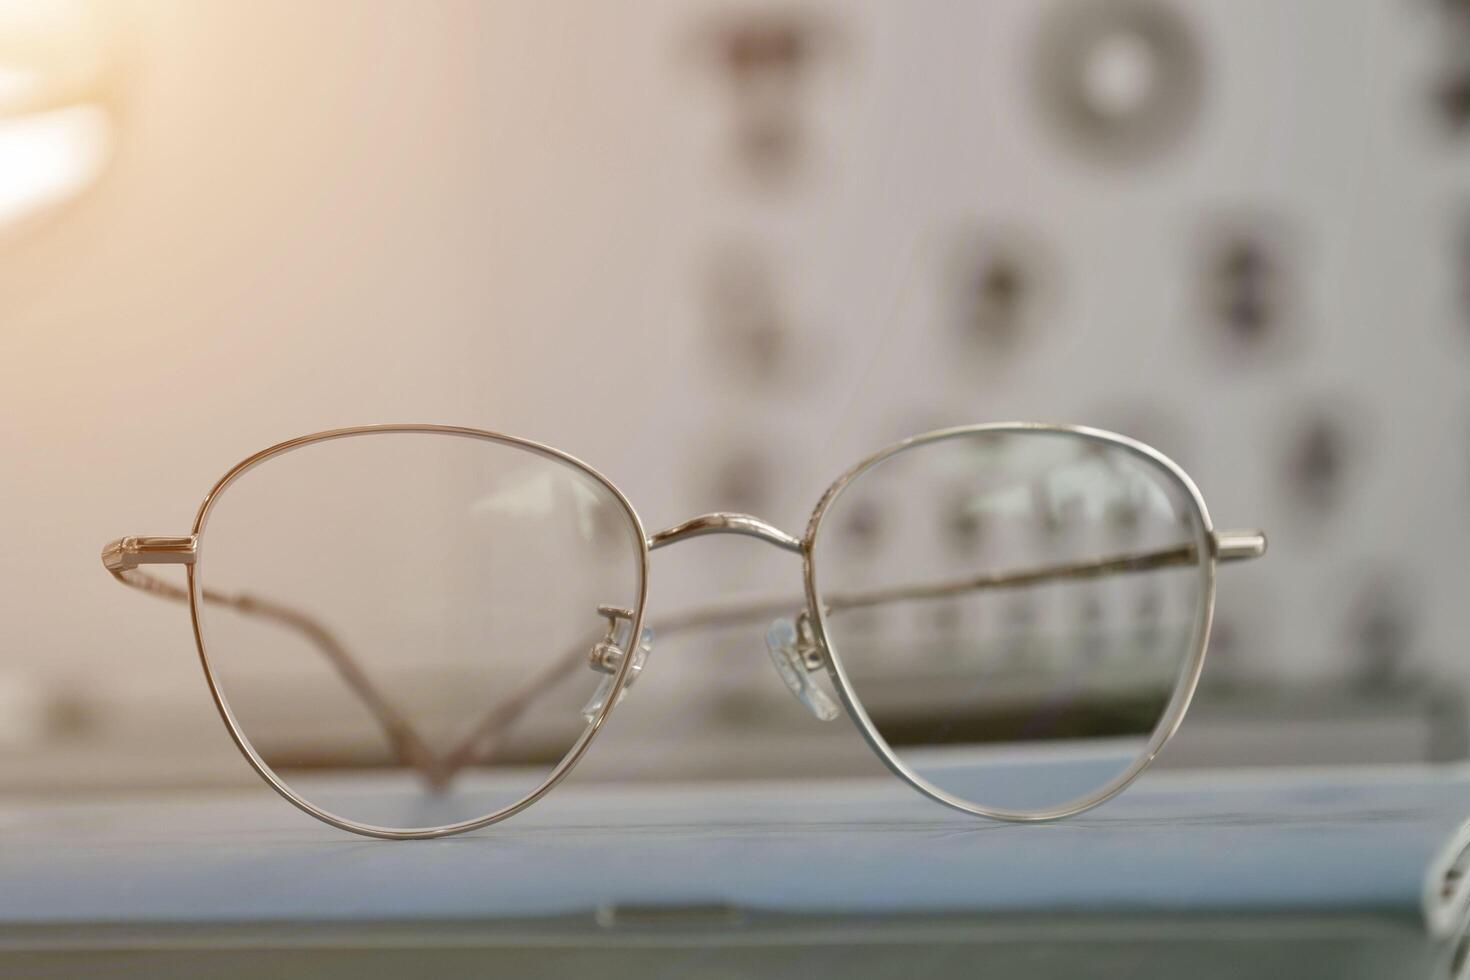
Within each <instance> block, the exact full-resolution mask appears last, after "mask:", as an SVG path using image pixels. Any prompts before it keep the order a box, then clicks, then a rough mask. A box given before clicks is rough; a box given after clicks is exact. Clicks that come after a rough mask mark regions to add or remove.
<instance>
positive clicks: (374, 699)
mask: <svg viewBox="0 0 1470 980" xmlns="http://www.w3.org/2000/svg"><path fill="white" fill-rule="evenodd" d="M194 547H195V543H194V539H193V538H122V539H119V540H117V541H113V542H111V543H110V544H108V546H107V547H106V548H104V549H103V552H102V562H103V564H104V565H105V566H106V567H107V570H108V571H109V572H111V573H112V575H113V577H114V578H116V579H117V580H118V581H120V582H122V583H123V584H124V585H128V586H131V587H132V588H136V589H141V590H143V591H145V592H150V593H153V594H154V595H159V596H163V597H164V598H168V599H174V600H177V601H188V598H189V593H188V592H187V591H186V590H184V589H181V588H179V587H178V586H175V585H172V584H170V583H168V582H166V581H164V580H163V579H160V578H157V577H155V576H153V575H149V574H148V573H146V572H144V571H141V570H140V569H139V568H138V566H139V565H143V564H192V563H193V559H194ZM1211 550H1212V552H1213V557H1214V558H1215V559H1216V560H1217V561H1240V560H1245V559H1250V558H1258V557H1260V556H1261V555H1263V554H1265V552H1266V536H1265V535H1264V534H1263V533H1262V532H1260V531H1217V532H1215V533H1214V535H1213V536H1212V538H1211ZM1197 560H1198V556H1197V554H1196V550H1195V548H1194V546H1193V545H1179V546H1177V547H1174V548H1164V549H1159V550H1155V551H1143V552H1133V553H1129V554H1123V555H1113V556H1109V557H1106V558H1097V559H1089V560H1087V561H1081V562H1071V563H1068V564H1062V565H1046V566H1040V567H1037V568H1030V569H1018V570H1015V571H1009V572H999V573H991V574H987V575H976V576H966V577H963V578H951V579H943V580H940V581H934V582H926V583H919V584H916V585H900V586H884V587H879V588H873V589H863V590H855V591H849V592H837V593H831V594H829V595H827V596H825V597H824V600H825V606H826V609H827V611H828V612H838V611H842V610H847V609H858V608H864V607H869V606H876V605H882V604H884V603H888V602H901V601H905V600H914V599H937V598H945V597H948V596H954V595H961V594H964V593H966V592H972V591H978V590H983V589H1001V588H1017V587H1020V586H1025V585H1035V584H1038V583H1041V582H1051V581H1062V580H1066V579H1082V578H1096V577H1099V576H1102V575H1109V574H1116V573H1125V572H1142V571H1149V570H1152V569H1157V568H1166V567H1170V566H1175V565H1188V564H1192V563H1194V562H1195V561H1197ZM202 598H203V600H204V601H205V602H207V603H210V604H218V605H221V606H224V607H227V608H231V609H234V610H236V611H237V612H240V613H242V614H244V615H253V616H260V617H262V618H264V619H267V620H269V621H272V622H275V623H278V624H280V625H283V626H287V627H289V628H291V629H293V630H295V631H296V632H298V633H300V634H301V635H302V636H304V637H305V638H306V639H307V640H309V641H310V642H311V643H312V645H313V646H315V647H316V648H317V649H318V650H319V651H320V652H321V653H322V654H323V656H325V657H326V658H327V659H328V661H329V662H330V663H331V664H332V666H333V667H334V668H335V669H336V670H337V672H338V674H339V675H340V676H341V677H342V678H343V680H344V681H345V682H346V683H347V685H348V687H349V688H351V690H352V691H353V692H354V693H355V694H356V695H357V696H358V697H359V698H360V699H361V700H362V701H363V703H364V704H365V705H366V706H367V708H368V709H369V710H370V711H371V712H372V714H373V716H374V717H375V718H376V719H377V721H378V723H379V724H380V725H381V726H382V728H383V730H384V732H385V733H386V734H387V736H388V739H389V741H390V743H391V744H392V745H393V748H394V750H395V751H396V752H397V753H398V756H399V757H400V758H401V759H402V760H403V761H404V762H405V763H407V764H409V765H411V766H413V767H415V768H416V769H418V770H419V771H420V773H422V774H423V776H424V778H425V780H426V781H427V782H428V783H429V785H431V786H434V787H437V788H442V787H443V786H445V785H447V784H448V782H449V781H450V780H451V779H452V778H453V777H454V775H455V774H456V773H457V772H458V771H459V770H461V769H463V768H464V767H465V766H467V765H470V764H473V763H474V762H475V761H477V760H480V759H484V758H486V757H487V756H488V755H489V754H490V753H492V752H493V751H494V749H495V748H496V746H498V745H499V744H500V742H501V740H502V739H503V738H504V735H505V733H506V732H508V731H509V730H510V728H511V727H512V726H513V725H514V724H515V723H516V721H517V720H519V719H520V718H521V716H522V715H524V714H525V712H526V711H527V710H528V709H529V708H530V706H531V705H532V704H534V703H535V701H536V699H537V698H538V697H539V696H540V695H541V694H542V693H544V692H545V691H546V690H549V689H550V688H551V687H553V686H554V685H555V684H557V683H558V682H560V681H561V680H563V679H564V678H565V677H567V676H568V675H569V674H571V673H572V672H574V671H575V670H576V668H577V667H578V665H579V664H583V663H585V662H586V660H587V649H588V647H589V646H590V643H589V644H584V645H581V646H577V647H573V648H571V649H569V650H568V651H566V652H565V653H564V654H562V655H561V656H560V657H558V658H557V659H556V660H553V661H552V662H551V663H549V664H548V665H547V666H546V667H545V668H543V669H542V670H541V671H540V672H539V673H537V674H536V675H535V676H534V677H532V678H531V679H530V680H529V681H527V682H526V683H525V684H524V685H522V686H521V688H520V689H519V690H517V691H516V692H515V693H514V694H512V695H511V697H510V698H509V699H507V700H506V701H503V702H501V703H500V704H498V705H496V706H495V707H494V708H492V709H491V710H490V711H489V712H488V713H487V714H486V715H485V716H484V717H483V718H482V719H481V721H480V722H479V723H478V724H477V725H476V726H475V728H474V729H473V730H472V731H471V733H470V734H469V735H467V736H466V737H465V738H464V739H463V740H462V741H461V742H460V743H459V744H458V745H457V746H456V747H455V748H454V749H452V750H451V751H450V752H449V753H448V754H446V755H445V756H443V757H440V756H439V755H437V754H436V753H435V752H434V751H433V750H432V749H431V748H429V746H428V745H427V743H425V742H424V740H423V739H422V738H421V737H420V736H419V735H418V733H417V732H416V731H415V730H414V728H413V727H412V725H411V724H410V723H409V722H408V720H407V719H406V718H405V717H403V715H402V714H400V713H399V712H398V711H397V710H396V709H395V708H394V707H393V706H392V704H391V703H390V702H389V701H388V700H387V698H386V697H384V696H383V695H382V693H381V692H380V691H379V690H378V689H377V688H376V687H375V686H374V685H373V684H372V682H371V681H370V680H369V679H368V677H367V675H366V674H365V673H364V672H363V670H362V668H361V667H360V666H359V665H358V664H357V662H356V661H355V660H354V659H353V658H352V656H351V655H350V654H349V653H348V652H347V650H346V648H345V647H343V646H342V644H341V643H340V642H339V641H338V640H337V638H336V637H335V635H333V634H332V632H331V631H330V630H328V629H327V628H326V627H325V626H323V625H322V624H321V623H319V622H318V621H316V620H315V619H313V618H312V617H311V616H309V615H307V614H306V613H304V612H301V611H300V610H297V609H294V608H292V607H290V606H287V605H284V604H281V603H277V602H273V601H270V600H265V599H259V598H256V597H254V596H249V595H245V594H233V595H232V594H226V593H220V592H215V591H212V590H209V589H205V590H203V593H202ZM801 604H802V603H801V600H799V599H792V598H790V597H781V598H770V599H746V600H740V601H736V602H730V603H723V604H719V605H712V606H706V607H700V608H695V609H691V610H686V611H685V612H683V613H680V614H678V615H675V616H671V617H668V618H666V619H664V620H663V621H662V622H660V623H658V624H657V628H658V632H659V633H660V634H662V635H665V636H667V635H670V634H677V633H682V632H688V631H692V630H696V629H708V628H713V627H720V626H735V625H740V624H742V623H748V622H751V621H759V620H762V619H766V618H769V617H771V616H780V615H782V614H783V613H786V612H789V611H790V610H791V608H792V607H793V606H799V605H801Z"/></svg>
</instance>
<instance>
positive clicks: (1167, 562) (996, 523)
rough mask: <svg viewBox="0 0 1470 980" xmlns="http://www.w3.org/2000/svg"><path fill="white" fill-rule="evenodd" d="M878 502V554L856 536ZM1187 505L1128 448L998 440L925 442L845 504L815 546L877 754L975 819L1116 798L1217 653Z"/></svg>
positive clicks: (821, 584)
mask: <svg viewBox="0 0 1470 980" xmlns="http://www.w3.org/2000/svg"><path fill="white" fill-rule="evenodd" d="M874 499H878V500H882V501H883V507H884V508H885V510H884V513H885V527H886V528H887V529H888V532H889V533H887V534H885V536H884V538H883V541H882V543H881V546H879V547H877V548H871V547H869V548H864V549H862V550H856V549H853V548H851V547H850V544H849V543H848V542H847V541H846V540H845V539H844V537H843V536H842V535H840V534H835V533H829V529H830V528H840V527H842V526H844V524H845V523H847V522H848V520H849V519H850V516H851V515H849V514H848V513H847V511H848V509H849V508H850V507H854V506H859V505H861V506H871V504H870V503H866V502H868V501H872V500H874ZM1207 553H1208V551H1207V538H1206V531H1205V528H1204V525H1203V520H1202V516H1201V514H1200V512H1199V509H1198V507H1197V505H1196V504H1195V501H1194V498H1193V496H1192V494H1191V492H1190V490H1189V489H1188V488H1187V487H1186V486H1185V484H1184V483H1183V482H1182V480H1180V479H1179V478H1177V477H1175V476H1174V475H1173V474H1172V473H1171V472H1170V471H1169V470H1168V469H1167V468H1165V467H1164V466H1163V465H1162V464H1160V463H1159V462H1157V461H1156V460H1154V459H1153V458H1151V457H1149V456H1146V455H1144V454H1142V453H1140V452H1137V451H1135V450H1133V449H1131V448H1129V447H1128V446H1126V445H1124V444H1121V443H1117V442H1113V441H1111V440H1105V439H1101V438H1093V437H1089V436H1085V435H1082V434H1078V433H1070V432H1056V431H1049V430H1014V429H1012V430H990V431H982V432H975V433H968V434H963V435H951V436H948V437H945V438H943V439H939V440H936V441H931V442H926V443H920V444H918V445H916V446H913V447H910V448H908V449H906V450H903V451H901V452H899V453H897V454H895V455H893V456H890V457H888V458H887V459H885V460H883V461H881V462H879V463H878V464H876V465H874V466H873V467H871V468H869V469H867V470H865V471H863V472H862V473H861V474H860V475H858V476H857V477H856V478H854V479H853V480H852V481H851V482H850V483H848V484H847V486H846V487H845V488H844V489H842V490H841V491H839V493H838V495H837V496H836V497H835V498H834V499H833V500H832V502H831V503H830V505H829V507H828V510H827V511H826V513H825V514H824V516H823V517H822V520H821V524H820V526H819V528H818V530H817V533H816V537H815V540H814V543H813V570H814V577H815V580H816V585H817V592H818V594H819V597H820V600H821V603H822V605H823V607H824V610H825V612H824V622H825V631H826V635H827V640H828V643H829V644H830V646H831V648H832V650H833V652H834V653H835V655H836V656H837V658H839V659H840V661H841V665H842V669H843V672H844V674H845V675H846V678H847V682H848V684H849V685H850V688H851V691H852V693H853V694H854V695H855V696H856V699H857V700H858V701H860V702H861V704H862V706H863V709H864V710H865V711H866V713H867V715H868V716H869V718H870V719H871V721H872V724H873V727H874V729H875V731H876V733H877V735H878V736H879V738H880V739H881V740H882V741H883V742H884V743H886V744H887V746H888V747H889V748H890V749H891V750H892V751H893V753H894V754H895V755H896V757H897V758H898V759H899V760H900V761H901V762H902V763H903V764H904V765H905V766H907V767H908V768H909V769H910V770H912V771H913V772H914V773H916V774H917V775H919V776H920V777H921V778H922V779H924V780H927V781H928V782H930V783H931V784H933V786H935V787H937V788H938V789H940V790H942V791H944V792H946V793H948V794H950V795H952V796H955V797H958V798H959V799H961V800H962V801H964V802H966V803H969V804H971V805H974V806H977V807H980V808H984V809H989V810H995V811H1009V812H1012V813H1016V814H1028V815H1036V814H1041V813H1045V812H1048V811H1052V810H1057V809H1063V808H1067V807H1070V806H1074V805H1078V804H1080V803H1082V802H1085V801H1087V800H1088V799H1089V798H1091V797H1093V796H1094V795H1095V794H1098V793H1100V792H1102V791H1104V790H1107V789H1110V788H1112V787H1115V786H1116V785H1117V784H1118V783H1119V782H1120V781H1121V780H1122V779H1123V778H1124V777H1125V776H1126V775H1127V774H1128V773H1129V770H1130V768H1131V767H1133V765H1134V764H1135V763H1136V762H1138V761H1140V760H1141V759H1142V757H1143V755H1144V754H1145V752H1146V751H1147V746H1148V744H1149V740H1150V738H1151V736H1152V735H1153V733H1154V732H1155V730H1156V729H1157V728H1158V727H1159V725H1160V724H1161V722H1162V721H1163V720H1164V719H1165V717H1166V715H1167V714H1168V710H1169V707H1170V704H1171V701H1172V699H1173V698H1174V697H1175V693H1176V689H1177V688H1178V687H1179V681H1180V679H1181V677H1184V676H1186V674H1187V672H1188V670H1189V669H1190V667H1191V665H1192V662H1193V654H1194V652H1195V651H1196V650H1197V649H1198V648H1199V645H1200V643H1201V642H1202V639H1203V637H1202V632H1203V630H1204V628H1205V618H1206V617H1205V607H1206V604H1207V594H1208V589H1209V575H1210V573H1209V567H1208V564H1207V561H1206V560H1202V556H1205V555H1207Z"/></svg>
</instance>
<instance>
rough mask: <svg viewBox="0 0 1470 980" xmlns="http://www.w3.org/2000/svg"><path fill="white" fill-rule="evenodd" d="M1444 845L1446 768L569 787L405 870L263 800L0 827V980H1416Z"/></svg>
mask: <svg viewBox="0 0 1470 980" xmlns="http://www.w3.org/2000/svg"><path fill="white" fill-rule="evenodd" d="M1466 817H1470V772H1467V771H1466V770H1464V769H1461V768H1453V769H1439V770H1435V769H1426V768H1412V769H1400V770H1379V771H1366V770H1326V771H1318V772H1297V771H1287V770H1265V771H1262V772H1260V773H1256V774H1252V773H1221V772H1212V773H1201V774H1193V773H1181V772H1161V773H1158V774H1156V775H1155V774H1150V775H1149V776H1146V777H1145V778H1144V779H1143V780H1141V781H1140V782H1139V783H1138V784H1137V785H1136V786H1134V787H1133V788H1132V789H1130V790H1129V791H1128V792H1126V793H1125V794H1123V795H1122V796H1121V797H1119V798H1118V799H1117V800H1115V801H1113V802H1112V803H1110V804H1108V805H1105V806H1104V807H1102V808H1100V809H1098V810H1095V811H1093V812H1091V813H1089V814H1086V815H1083V816H1081V817H1078V818H1073V819H1071V820H1067V821H1062V822H1059V823H1054V824H1046V825H1033V826H1018V825H1009V824H999V823H991V822H984V821H976V820H973V819H970V818H967V817H965V816H963V815H961V814H957V813H951V812H949V811H947V810H945V809H943V808H940V807H938V806H936V805H935V804H932V803H929V802H927V801H925V800H923V799H921V798H919V797H918V796H916V795H915V794H913V793H912V792H911V791H909V790H907V789H906V788H905V787H903V786H902V785H900V784H898V783H897V782H896V781H894V782H889V781H882V782H877V781H875V782H868V781H862V782H821V783H802V782H780V783H712V784H680V785H659V784H650V785H619V786H616V787H612V786H597V785H591V786H578V785H576V784H575V783H573V784H571V785H568V786H566V787H564V788H561V789H559V790H557V791H556V792H554V793H553V794H551V795H550V796H549V797H548V798H547V799H546V800H545V801H543V802H542V803H538V804H537V805H536V806H534V807H532V808H531V809H530V810H528V811H526V812H525V813H524V814H522V815H520V816H518V817H516V818H514V819H512V820H511V821H509V822H507V823H504V824H501V825H499V826H497V827H492V828H488V829H486V830H482V831H479V832H477V833H474V834H471V835H467V836H462V837H457V838H450V839H446V840H440V841H422V842H407V843H393V842H382V841H372V840H365V839H360V838H355V837H352V836H350V835H347V834H343V833H341V832H338V831H334V830H332V829H331V828H329V827H326V826H323V825H319V824H317V823H316V822H315V821H313V820H310V819H309V818H307V817H305V816H303V815H301V814H299V813H298V812H297V811H295V810H294V809H293V808H291V807H289V806H288V805H286V804H285V803H283V802H282V801H280V800H279V799H277V798H276V797H275V796H274V795H273V794H270V793H269V792H268V791H267V790H265V789H264V788H261V789H260V790H258V791H252V792H240V793H235V794H218V795H208V796H206V795H199V796H158V797H146V798H136V799H130V800H85V799H75V800H70V801H55V802H46V801H15V800H11V801H5V802H3V803H0V835H3V836H0V975H6V976H9V975H25V974H27V973H35V974H36V975H45V976H70V975H75V974H77V973H80V972H83V971H101V973H102V974H104V975H105V974H110V973H113V972H114V971H117V970H121V971H125V972H126V971H136V975H150V976H151V975H157V974H159V973H168V972H170V971H172V972H175V973H178V974H179V975H186V974H193V973H196V972H198V971H200V970H208V971H210V972H211V973H212V974H213V975H233V973H232V971H233V972H234V973H238V974H239V975H250V974H255V973H258V972H259V971H262V970H267V969H269V970H272V971H275V972H277V973H290V972H291V971H292V970H294V969H298V968H303V969H307V970H309V971H310V972H311V973H312V974H313V975H337V974H338V973H340V974H341V975H364V974H369V975H396V974H398V973H400V972H402V971H404V970H407V969H410V968H412V969H419V968H421V967H423V966H425V965H426V964H427V965H432V967H433V972H435V973H444V974H458V973H462V974H464V975H485V974H486V973H487V971H491V970H492V968H493V969H495V970H505V971H514V975H516V976H542V975H545V976H555V975H564V974H565V973H567V972H570V971H578V972H579V973H582V974H584V975H596V976H607V975H613V976H623V975H629V976H663V975H681V976H682V975H690V971H694V972H698V973H703V972H708V971H714V972H716V973H717V974H718V975H721V976H726V975H729V976H745V975H756V974H759V975H761V976H803V977H807V976H820V975H826V974H827V973H836V972H841V973H842V974H843V975H846V976H891V975H893V972H894V970H896V969H898V968H900V967H901V968H902V969H903V970H904V972H905V973H908V974H915V973H916V974H917V975H921V976H922V975H961V974H963V975H977V971H979V972H981V973H984V975H996V976H1005V975H1011V972H1012V971H1021V970H1024V971H1025V973H1026V975H1028V976H1051V975H1056V976H1076V975H1079V974H1078V973H1077V971H1078V970H1079V969H1083V970H1085V971H1086V970H1090V969H1092V968H1095V967H1100V966H1102V965H1110V968H1114V967H1116V968H1118V969H1119V970H1121V971H1122V973H1121V975H1126V976H1134V977H1142V976H1155V975H1158V976H1180V975H1185V974H1182V973H1180V972H1178V971H1179V970H1181V969H1184V968H1185V967H1186V965H1187V968H1188V974H1187V975H1190V976H1194V977H1213V976H1244V975H1262V976H1266V975H1287V974H1285V973H1281V974H1272V973H1270V972H1269V970H1271V969H1276V968H1280V969H1287V970H1289V971H1290V975H1292V976H1324V977H1326V976H1332V977H1344V976H1421V975H1422V976H1440V975H1447V974H1446V973H1445V972H1444V971H1445V970H1447V961H1448V957H1449V952H1448V950H1449V949H1450V946H1452V943H1448V944H1446V943H1441V944H1438V945H1436V944H1434V943H1431V941H1430V938H1429V935H1428V932H1427V930H1426V927H1425V918H1424V913H1423V906H1422V903H1423V896H1424V894H1425V882H1426V874H1427V873H1428V871H1429V869H1430V867H1431V865H1432V864H1433V863H1434V861H1435V858H1436V853H1437V852H1439V851H1441V850H1442V849H1443V848H1444V847H1445V846H1446V844H1447V842H1449V841H1450V840H1451V839H1452V838H1453V836H1454V834H1455V832H1456V831H1457V829H1458V828H1459V827H1460V826H1461V824H1462V823H1463V822H1464V820H1465V819H1466ZM681 964H682V966H681ZM1242 964H1250V967H1249V968H1250V969H1251V970H1257V969H1260V970H1266V971H1268V972H1262V973H1259V974H1256V973H1241V972H1240V970H1241V969H1242ZM982 966H983V967H986V968H987V970H989V969H991V968H993V970H994V971H997V972H994V973H993V974H992V973H991V972H986V971H981V970H980V967H982ZM1125 967H1126V969H1124V968H1125ZM696 968H697V969H696ZM7 969H8V970H9V971H10V972H8V973H7V972H6V971H7ZM1384 970H1387V971H1389V972H1387V973H1385V972H1382V971H1384ZM17 971H19V972H17ZM721 971H723V972H721ZM1405 971H1407V972H1405ZM126 975H133V974H132V973H127V974H126ZM506 975H512V974H511V973H506Z"/></svg>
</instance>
